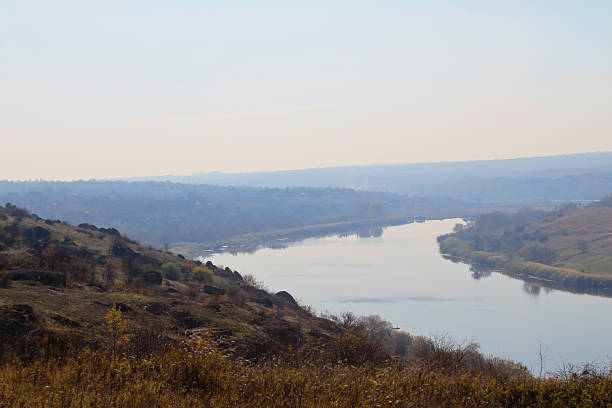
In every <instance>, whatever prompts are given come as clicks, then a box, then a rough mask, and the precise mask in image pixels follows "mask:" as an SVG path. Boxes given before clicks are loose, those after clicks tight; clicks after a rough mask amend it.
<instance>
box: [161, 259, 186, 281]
mask: <svg viewBox="0 0 612 408" xmlns="http://www.w3.org/2000/svg"><path fill="white" fill-rule="evenodd" d="M161 269H162V273H163V274H164V276H165V277H166V279H170V280H173V281H177V280H180V279H181V268H180V266H178V265H177V264H175V263H174V262H166V263H165V264H163V265H162V267H161Z"/></svg>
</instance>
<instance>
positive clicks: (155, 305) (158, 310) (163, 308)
mask: <svg viewBox="0 0 612 408" xmlns="http://www.w3.org/2000/svg"><path fill="white" fill-rule="evenodd" d="M144 309H145V310H146V311H147V312H149V313H153V314H154V315H160V314H162V313H166V312H167V311H168V305H166V304H165V303H162V302H151V303H148V304H147V305H145V307H144Z"/></svg>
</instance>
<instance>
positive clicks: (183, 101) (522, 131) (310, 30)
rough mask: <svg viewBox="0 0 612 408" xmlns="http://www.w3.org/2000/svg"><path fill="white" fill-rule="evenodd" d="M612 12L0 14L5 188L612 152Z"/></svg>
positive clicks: (288, 6)
mask: <svg viewBox="0 0 612 408" xmlns="http://www.w3.org/2000/svg"><path fill="white" fill-rule="evenodd" d="M611 21H612V2H611V1H586V2H580V1H559V0H556V1H535V0H526V1H516V0H515V1H492V0H482V1H446V2H444V1H420V2H417V1H384V0H376V1H364V2H360V1H355V0H352V1H330V0H327V1H320V2H319V1H313V0H309V1H300V2H297V1H287V0H283V1H277V2H274V1H235V2H231V1H203V0H200V1H195V0H193V1H188V0H182V1H155V0H146V1H133V0H129V1H128V0H123V1H109V0H105V1H95V2H94V1H83V0H78V1H53V0H41V1H31V0H0V136H1V139H0V146H1V152H2V156H1V157H2V159H1V160H0V179H7V178H8V179H33V178H47V179H49V178H51V179H75V178H92V177H95V178H105V177H120V176H136V175H159V174H168V173H174V174H188V173H197V172H208V171H212V170H218V171H224V172H244V171H259V170H276V169H293V168H307V167H323V166H335V165H348V164H373V163H400V162H419V161H446V160H470V159H487V158H502V157H518V156H534V155H546V154H556V153H570V152H587V151H600V150H612V23H611Z"/></svg>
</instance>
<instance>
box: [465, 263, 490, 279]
mask: <svg viewBox="0 0 612 408" xmlns="http://www.w3.org/2000/svg"><path fill="white" fill-rule="evenodd" d="M470 272H471V273H472V278H474V279H476V280H478V279H482V278H488V277H489V276H491V274H492V273H493V270H491V269H485V268H480V267H478V266H474V265H472V266H470Z"/></svg>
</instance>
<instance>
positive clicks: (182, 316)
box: [171, 310, 207, 329]
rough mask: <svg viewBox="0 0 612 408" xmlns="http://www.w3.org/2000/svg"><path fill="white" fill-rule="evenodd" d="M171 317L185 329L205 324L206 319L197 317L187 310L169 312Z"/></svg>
mask: <svg viewBox="0 0 612 408" xmlns="http://www.w3.org/2000/svg"><path fill="white" fill-rule="evenodd" d="M171 315H172V317H173V318H174V319H175V320H176V321H177V322H178V323H179V324H180V325H181V326H183V327H185V328H186V329H195V328H196V327H202V326H204V325H206V323H207V322H206V321H205V320H202V319H198V318H197V317H196V316H194V315H192V314H191V313H190V312H189V311H187V310H176V311H174V312H172V313H171Z"/></svg>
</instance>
